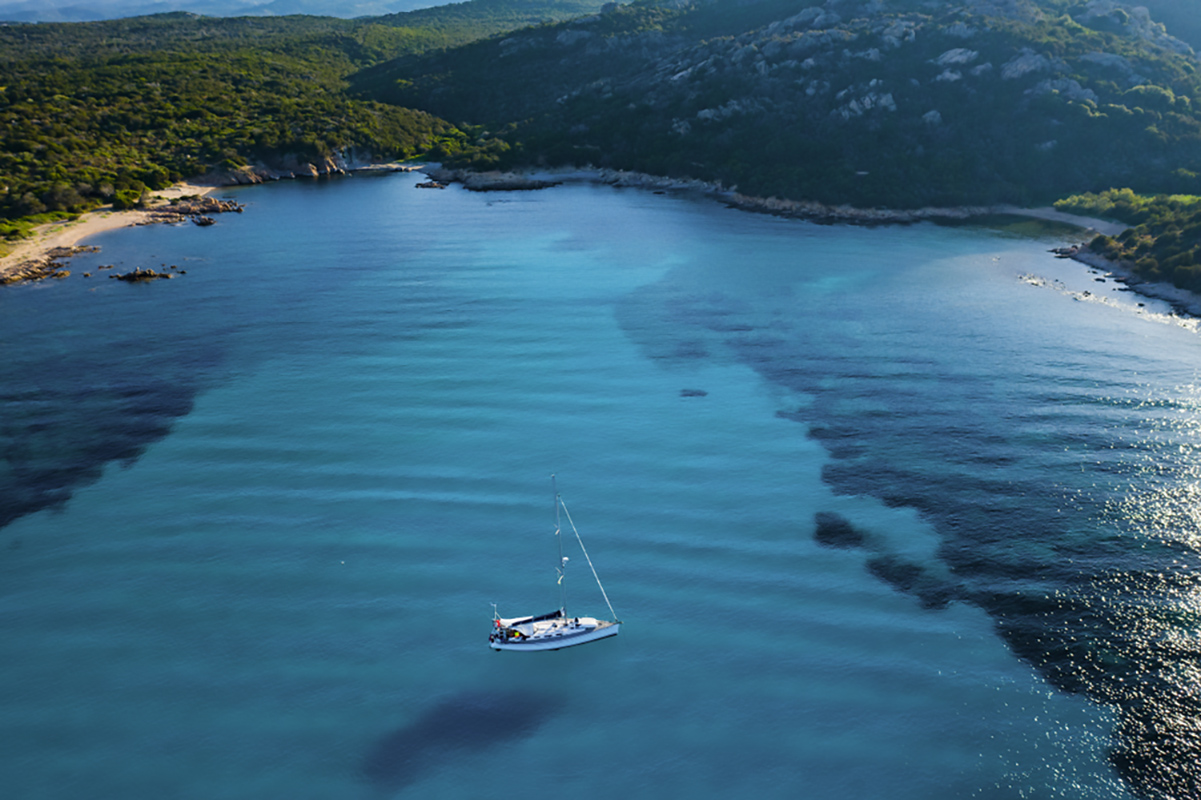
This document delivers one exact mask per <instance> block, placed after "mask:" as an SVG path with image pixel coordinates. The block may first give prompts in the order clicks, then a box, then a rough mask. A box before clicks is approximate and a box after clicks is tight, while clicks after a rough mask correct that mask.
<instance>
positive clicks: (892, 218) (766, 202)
mask: <svg viewBox="0 0 1201 800" xmlns="http://www.w3.org/2000/svg"><path fill="white" fill-rule="evenodd" d="M422 171H423V172H424V173H425V174H426V175H428V176H429V177H430V178H431V179H433V180H434V181H437V182H438V183H441V184H446V183H459V184H460V185H462V186H463V187H464V188H465V189H468V190H470V191H475V192H490V191H520V190H536V189H546V188H549V187H552V186H558V185H560V184H563V183H573V182H575V183H601V184H605V185H608V186H616V187H622V188H637V189H648V190H651V191H656V192H668V191H673V192H675V191H678V192H691V193H696V194H701V195H705V196H709V197H713V198H714V199H717V200H720V201H722V202H724V203H726V204H727V205H728V206H730V207H731V208H737V209H740V210H743V211H752V212H756V213H764V214H773V215H776V216H783V217H791V218H796V219H807V220H812V221H816V222H832V223H833V222H837V223H849V224H857V225H887V224H911V223H916V222H930V221H933V222H937V221H966V220H970V219H973V218H979V217H987V216H999V215H1004V216H1024V217H1031V218H1034V219H1041V220H1044V221H1048V222H1060V223H1063V224H1066V225H1072V226H1075V227H1078V228H1080V229H1082V230H1084V231H1088V232H1091V233H1104V234H1106V235H1110V236H1116V235H1118V234H1120V233H1121V232H1122V231H1124V230H1125V229H1126V227H1127V226H1125V225H1123V224H1121V223H1117V222H1112V221H1109V220H1101V219H1094V218H1091V217H1082V216H1078V215H1074V214H1068V213H1066V212H1062V211H1058V210H1056V209H1054V208H1019V207H1017V206H1012V205H993V206H958V207H951V208H940V207H930V208H919V209H875V208H856V207H853V206H848V205H839V206H831V205H828V204H825V203H819V202H816V201H812V200H785V199H781V198H777V197H755V196H751V195H744V194H741V193H740V192H738V191H736V190H732V189H727V188H726V187H724V186H722V185H721V184H720V183H717V182H707V181H700V180H691V179H677V178H666V177H663V176H661V175H649V174H647V173H642V172H628V171H625V170H610V169H563V170H545V171H508V172H500V171H488V172H474V171H472V170H464V169H446V168H443V167H441V166H438V165H433V166H430V167H427V168H425V169H423V170H422ZM1052 252H1054V253H1055V254H1056V256H1058V257H1063V258H1071V259H1074V260H1076V261H1079V262H1080V263H1082V264H1085V265H1087V266H1089V267H1092V268H1094V269H1099V270H1103V271H1105V272H1106V273H1107V275H1108V276H1109V277H1111V278H1112V279H1113V280H1115V281H1118V282H1120V283H1122V284H1124V285H1125V286H1126V287H1127V288H1129V289H1130V290H1131V291H1133V292H1135V293H1137V294H1140V295H1142V296H1144V297H1148V298H1151V299H1155V300H1163V301H1165V302H1167V303H1168V304H1170V305H1171V306H1172V308H1173V310H1174V311H1175V312H1176V313H1177V314H1178V315H1180V316H1191V317H1197V318H1201V297H1198V296H1197V295H1196V294H1193V293H1192V292H1189V291H1187V290H1185V289H1179V288H1177V287H1175V286H1173V285H1171V284H1169V283H1157V282H1153V281H1147V280H1146V279H1144V278H1141V277H1139V276H1138V275H1137V274H1136V273H1135V271H1134V268H1133V265H1132V264H1128V263H1124V262H1121V263H1119V262H1114V261H1110V260H1109V259H1107V258H1105V257H1103V256H1100V255H1097V254H1096V253H1093V252H1092V251H1090V250H1089V249H1088V246H1087V245H1086V244H1080V245H1073V246H1071V247H1067V248H1056V249H1055V250H1053V251H1052Z"/></svg>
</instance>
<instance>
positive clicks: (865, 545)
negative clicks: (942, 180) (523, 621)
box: [0, 175, 1198, 798]
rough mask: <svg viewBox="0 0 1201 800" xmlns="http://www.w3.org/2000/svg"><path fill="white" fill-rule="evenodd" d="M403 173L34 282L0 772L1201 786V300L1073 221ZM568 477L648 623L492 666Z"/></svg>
mask: <svg viewBox="0 0 1201 800" xmlns="http://www.w3.org/2000/svg"><path fill="white" fill-rule="evenodd" d="M415 181H416V178H414V177H413V176H406V175H391V176H387V177H373V178H368V177H355V178H351V179H345V180H337V181H323V182H312V183H302V182H295V183H288V184H278V185H272V186H265V187H255V188H253V189H246V190H241V191H237V192H233V193H232V194H233V195H234V196H236V197H237V198H238V199H239V200H240V201H242V202H245V203H247V204H248V209H247V211H246V213H244V214H242V215H223V216H222V217H220V218H219V220H218V224H217V225H214V226H213V227H211V228H205V229H201V228H193V227H180V228H167V227H148V228H138V229H131V230H125V231H119V232H114V233H112V234H108V235H105V236H103V237H100V238H99V239H98V240H97V241H96V243H97V244H100V245H101V247H102V252H101V253H99V254H97V255H95V256H86V257H80V258H79V259H76V260H75V262H74V263H73V265H72V270H73V273H74V275H73V277H72V278H70V279H68V280H66V281H65V282H58V283H55V284H54V285H38V286H29V287H16V288H13V289H10V290H7V291H5V292H3V293H0V356H2V357H0V364H2V365H3V366H0V404H2V405H0V409H2V422H0V446H2V447H4V452H5V455H6V462H5V463H6V472H5V473H4V474H3V476H2V478H0V487H3V492H4V494H3V496H4V497H5V498H6V499H5V500H4V501H3V503H2V504H0V522H6V523H7V525H6V526H5V527H3V528H2V529H0V548H2V549H0V575H2V578H0V580H2V581H3V583H2V586H3V590H2V592H0V615H2V616H0V618H2V619H3V625H4V631H5V634H6V635H5V636H4V638H3V639H2V640H0V641H2V644H0V648H2V652H0V685H2V686H4V687H5V688H4V693H5V701H4V708H5V712H6V713H5V715H4V721H3V723H0V741H2V742H3V747H2V748H0V754H2V755H0V774H4V775H5V776H6V778H5V782H6V784H7V785H8V786H9V787H10V788H9V789H8V793H11V795H12V796H15V797H16V796H19V797H78V796H81V795H87V796H171V797H211V796H222V797H247V798H251V797H254V798H261V797H265V796H267V797H275V796H287V797H295V798H303V797H314V798H327V797H365V798H377V797H393V796H406V797H408V796H412V797H423V798H424V797H513V796H522V797H543V796H546V797H550V796H561V795H563V794H564V793H566V794H568V795H570V796H575V797H612V796H617V795H620V794H625V795H629V796H636V797H663V796H695V797H730V796H751V795H756V796H763V797H789V798H792V797H798V796H802V797H831V798H833V797H840V798H841V797H889V798H906V797H911V798H929V797H988V798H993V797H997V798H1002V797H1021V796H1041V797H1073V798H1075V797H1096V798H1101V797H1103V798H1112V797H1125V796H1127V795H1128V793H1129V792H1130V791H1131V790H1133V791H1135V792H1139V793H1142V794H1148V793H1152V792H1154V791H1159V790H1172V789H1175V790H1180V789H1183V790H1184V792H1187V791H1191V787H1195V786H1196V780H1197V778H1196V776H1195V775H1192V774H1190V773H1189V771H1188V767H1189V765H1190V764H1195V759H1194V760H1192V761H1190V760H1189V758H1190V757H1191V755H1190V754H1191V753H1192V752H1194V749H1195V746H1196V738H1195V736H1194V735H1193V734H1191V733H1190V730H1189V725H1190V724H1191V722H1190V720H1191V719H1195V717H1193V716H1190V715H1191V713H1192V710H1193V709H1192V706H1191V705H1190V703H1192V702H1193V700H1192V699H1191V697H1190V695H1189V687H1190V686H1192V685H1195V682H1193V681H1192V678H1191V677H1190V676H1191V675H1192V674H1193V673H1192V671H1193V670H1195V668H1196V644H1195V636H1196V634H1195V624H1196V610H1195V609H1196V600H1195V599H1194V598H1195V595H1196V593H1195V591H1194V590H1193V588H1192V577H1191V576H1192V575H1193V574H1195V572H1194V566H1195V564H1196V561H1197V559H1196V549H1195V548H1196V544H1197V537H1196V531H1197V528H1196V525H1195V521H1194V518H1193V513H1194V512H1192V511H1191V508H1192V506H1190V505H1189V503H1190V501H1191V498H1192V497H1193V492H1195V486H1196V485H1197V484H1196V480H1197V478H1196V470H1197V463H1196V455H1195V448H1196V444H1197V434H1198V430H1197V421H1196V420H1197V415H1196V409H1197V399H1198V398H1197V390H1196V388H1195V383H1196V370H1195V367H1194V363H1195V359H1196V354H1197V347H1198V339H1197V334H1196V331H1195V330H1193V329H1191V328H1190V327H1189V326H1188V325H1187V324H1180V322H1179V321H1177V320H1175V319H1173V318H1171V317H1170V316H1167V315H1166V314H1163V313H1162V312H1164V311H1166V309H1162V308H1159V307H1157V306H1155V305H1154V304H1147V305H1145V306H1143V307H1140V306H1139V305H1138V303H1139V302H1140V301H1139V299H1138V298H1135V297H1132V296H1130V295H1129V294H1127V293H1123V292H1118V291H1114V289H1115V286H1114V285H1113V284H1112V283H1105V284H1102V283H1099V282H1097V281H1096V280H1095V278H1096V277H1098V276H1095V275H1092V274H1090V273H1088V272H1087V271H1086V270H1084V269H1083V268H1082V267H1081V266H1080V265H1078V264H1075V263H1065V262H1059V261H1054V260H1052V259H1050V258H1049V257H1048V255H1047V254H1046V253H1045V250H1046V249H1047V248H1048V247H1050V246H1053V245H1055V244H1060V243H1062V241H1061V240H1060V239H1059V238H1055V237H1054V236H1050V235H1048V234H1044V235H1042V236H1037V235H1035V236H1032V235H1029V233H1028V232H1023V233H1021V234H1020V235H1019V234H1016V233H1012V232H1006V231H1003V230H996V229H984V228H974V227H956V228H940V227H935V226H932V225H918V226H911V227H894V228H876V229H863V228H850V227H843V226H819V225H813V224H809V223H805V222H797V221H788V220H781V219H775V218H771V217H762V216H754V215H748V214H745V213H741V212H735V211H732V210H728V209H724V208H722V207H721V206H720V205H718V204H715V203H712V202H709V201H704V200H697V199H691V198H687V197H674V196H656V195H653V194H649V193H644V192H636V191H622V190H614V189H610V188H605V187H593V186H569V187H561V188H558V189H555V190H551V191H546V192H538V193H498V194H484V195H481V194H470V193H467V192H463V191H460V190H458V189H456V188H451V189H448V190H446V191H441V192H439V191H415V190H413V188H412V184H413V183H414V182H415ZM109 263H116V264H117V265H118V269H119V270H121V271H124V270H125V269H129V268H133V267H135V266H141V267H147V266H150V267H155V268H161V267H162V266H170V265H176V266H177V267H180V268H183V269H185V270H186V272H187V274H186V275H181V276H180V277H178V278H176V279H174V280H171V281H159V282H156V283H153V284H147V285H135V286H131V285H126V284H124V283H121V282H118V281H113V280H107V279H104V278H102V277H101V276H102V275H104V274H105V272H106V271H104V270H99V269H98V267H99V265H100V264H109ZM85 271H88V272H91V273H92V275H93V277H92V278H88V279H84V278H81V277H79V275H80V273H82V272H85ZM1031 274H1034V275H1037V276H1038V277H1039V278H1042V279H1043V280H1041V281H1031V280H1030V278H1029V276H1030V275H1031ZM1023 276H1026V277H1023ZM1056 281H1059V283H1056ZM1035 284H1039V285H1035ZM1085 291H1088V292H1089V294H1088V295H1084V294H1083V292H1085ZM1101 301H1103V302H1101ZM551 472H555V473H556V474H557V475H558V482H559V487H560V489H561V491H562V492H563V495H564V499H565V500H566V502H567V504H568V506H569V508H570V509H571V512H572V515H573V517H574V519H575V521H576V523H577V524H578V525H579V527H580V531H581V533H582V534H583V536H584V540H585V543H586V544H587V545H588V548H589V553H590V555H591V556H592V559H593V561H594V562H595V564H596V567H597V569H598V571H599V573H600V576H601V578H602V579H603V580H604V581H605V588H606V590H607V591H608V593H609V596H610V598H611V599H612V601H613V604H614V606H615V608H616V610H617V613H618V614H619V615H620V616H621V618H622V619H623V621H624V622H625V623H626V624H625V627H624V628H623V631H622V634H621V636H619V637H617V638H616V639H611V640H607V641H605V642H602V643H597V644H594V645H591V646H589V647H584V648H576V649H573V650H566V651H562V652H558V653H548V654H543V655H525V656H523V655H521V654H511V653H503V654H497V653H493V652H492V651H490V650H489V649H488V648H487V641H486V637H487V632H488V628H489V622H490V618H491V614H492V608H491V605H490V604H491V603H497V604H498V607H499V609H500V612H501V613H502V614H506V615H516V614H522V613H531V612H542V611H547V610H550V609H552V608H554V607H555V606H556V605H557V603H558V599H557V598H558V594H557V591H556V587H555V585H554V558H555V555H554V553H555V549H554V548H555V543H554V540H553V535H552V532H553V519H552V516H551V513H552V505H551V496H550V480H549V476H550V473H551ZM819 514H821V515H825V516H823V517H822V518H823V519H827V520H829V519H833V520H836V521H838V522H840V523H842V524H844V525H847V526H849V528H847V529H844V530H849V531H850V532H851V533H849V534H846V535H845V536H844V537H843V539H841V540H840V539H838V538H837V537H834V538H829V537H826V538H823V539H822V541H817V539H815V532H816V520H817V519H818V517H817V515H819ZM831 515H836V516H831ZM818 538H821V537H818ZM832 545H835V546H832ZM836 545H844V546H836ZM569 554H570V551H569ZM568 570H569V578H568V580H569V588H568V608H569V611H570V612H571V613H573V614H584V613H591V614H601V613H602V612H603V611H604V601H603V599H602V598H601V597H600V594H599V592H597V590H596V588H595V584H594V583H593V582H592V581H591V577H590V575H589V573H588V571H587V566H586V563H585V562H584V560H583V558H582V556H581V555H579V554H575V555H572V561H571V562H570V564H569V567H568ZM1148 699H1150V700H1151V702H1146V701H1147V700H1148ZM1148 731H1151V732H1152V733H1153V734H1154V735H1153V736H1152V735H1151V734H1149V733H1148ZM1165 731H1166V732H1167V734H1166V735H1165ZM1152 740H1153V741H1154V743H1155V744H1156V746H1155V747H1149V746H1148V742H1150V741H1152ZM1164 743H1167V745H1168V746H1167V747H1163V746H1162V745H1164ZM1157 748H1159V749H1157ZM1190 748H1193V749H1190ZM1174 769H1175V770H1176V772H1173V770H1174ZM1163 776H1166V777H1163ZM1157 781H1159V782H1160V783H1157ZM1164 781H1168V782H1169V783H1167V785H1166V789H1165V787H1164V786H1163V785H1161V784H1162V783H1163V782H1164ZM1185 796H1189V795H1187V794H1185Z"/></svg>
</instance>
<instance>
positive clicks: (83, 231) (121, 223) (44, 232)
mask: <svg viewBox="0 0 1201 800" xmlns="http://www.w3.org/2000/svg"><path fill="white" fill-rule="evenodd" d="M216 188H218V187H215V186H202V185H199V184H195V183H177V184H175V185H174V186H171V187H168V188H166V189H162V190H160V191H157V192H153V193H152V195H151V196H152V198H153V199H152V201H151V209H148V210H142V209H130V210H127V211H114V210H113V209H112V208H111V207H110V206H102V207H100V208H98V209H96V210H95V211H89V212H87V213H85V214H81V215H80V216H79V218H78V219H74V220H68V221H65V222H52V223H49V224H47V225H43V226H41V227H40V228H38V229H37V230H36V231H35V232H34V234H33V235H32V236H30V237H29V238H27V239H21V240H20V241H18V242H17V243H16V246H15V247H14V248H13V251H12V252H11V253H9V254H8V255H5V256H2V257H0V280H2V279H3V278H4V276H6V275H8V274H10V273H13V272H16V271H18V270H20V269H22V268H24V267H26V266H28V265H36V264H39V263H44V262H46V261H47V260H48V259H49V254H50V253H51V252H52V251H54V250H57V249H58V248H70V247H75V246H78V245H79V244H80V243H81V242H83V241H84V240H86V239H88V238H90V237H92V236H95V235H96V234H99V233H104V232H105V231H111V230H115V229H117V228H128V227H131V226H133V225H146V224H148V223H150V222H152V221H153V208H154V207H161V206H163V205H165V204H167V203H169V202H170V201H171V200H173V199H178V198H180V197H187V196H189V195H197V196H203V195H206V194H208V193H209V192H212V191H213V190H215V189H216Z"/></svg>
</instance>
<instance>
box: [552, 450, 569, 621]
mask: <svg viewBox="0 0 1201 800" xmlns="http://www.w3.org/2000/svg"><path fill="white" fill-rule="evenodd" d="M550 488H551V491H552V492H553V493H554V495H555V540H556V541H558V543H559V566H558V567H556V568H555V572H557V573H559V581H558V583H559V611H561V612H562V613H563V616H564V617H566V616H567V585H566V584H564V583H563V578H564V577H565V574H566V569H567V559H566V558H564V557H563V526H562V525H560V524H559V504H560V502H561V501H560V500H559V487H558V484H557V483H555V475H554V473H553V472H552V473H551V476H550Z"/></svg>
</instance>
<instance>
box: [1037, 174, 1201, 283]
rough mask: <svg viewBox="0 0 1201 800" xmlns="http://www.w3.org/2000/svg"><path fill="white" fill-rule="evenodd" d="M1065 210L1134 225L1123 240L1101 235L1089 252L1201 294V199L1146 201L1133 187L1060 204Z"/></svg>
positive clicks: (1176, 197)
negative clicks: (1133, 190) (1131, 189)
mask: <svg viewBox="0 0 1201 800" xmlns="http://www.w3.org/2000/svg"><path fill="white" fill-rule="evenodd" d="M1055 207H1056V208H1058V209H1059V210H1061V211H1067V212H1070V213H1073V214H1086V215H1089V216H1099V217H1109V218H1111V219H1116V220H1119V221H1121V222H1125V223H1126V224H1128V225H1130V226H1131V227H1130V228H1127V229H1126V230H1125V231H1123V232H1122V234H1121V235H1120V236H1116V237H1114V236H1098V237H1097V238H1095V239H1094V240H1093V241H1092V242H1090V243H1089V249H1091V250H1092V251H1093V252H1095V253H1097V254H1098V255H1102V256H1104V257H1106V258H1108V259H1110V260H1113V261H1123V262H1127V263H1129V264H1130V265H1131V266H1133V267H1134V271H1135V272H1136V273H1137V274H1138V275H1140V276H1141V277H1143V278H1146V279H1147V280H1152V281H1169V282H1171V283H1173V284H1175V285H1176V286H1178V287H1179V288H1181V289H1188V290H1190V291H1193V292H1198V293H1201V197H1198V196H1196V195H1157V196H1154V197H1144V196H1140V195H1137V194H1135V193H1134V192H1132V191H1130V190H1129V189H1113V190H1110V191H1106V192H1101V193H1100V194H1085V195H1076V196H1073V197H1069V198H1066V199H1064V200H1060V201H1059V202H1057V203H1056V204H1055Z"/></svg>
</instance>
